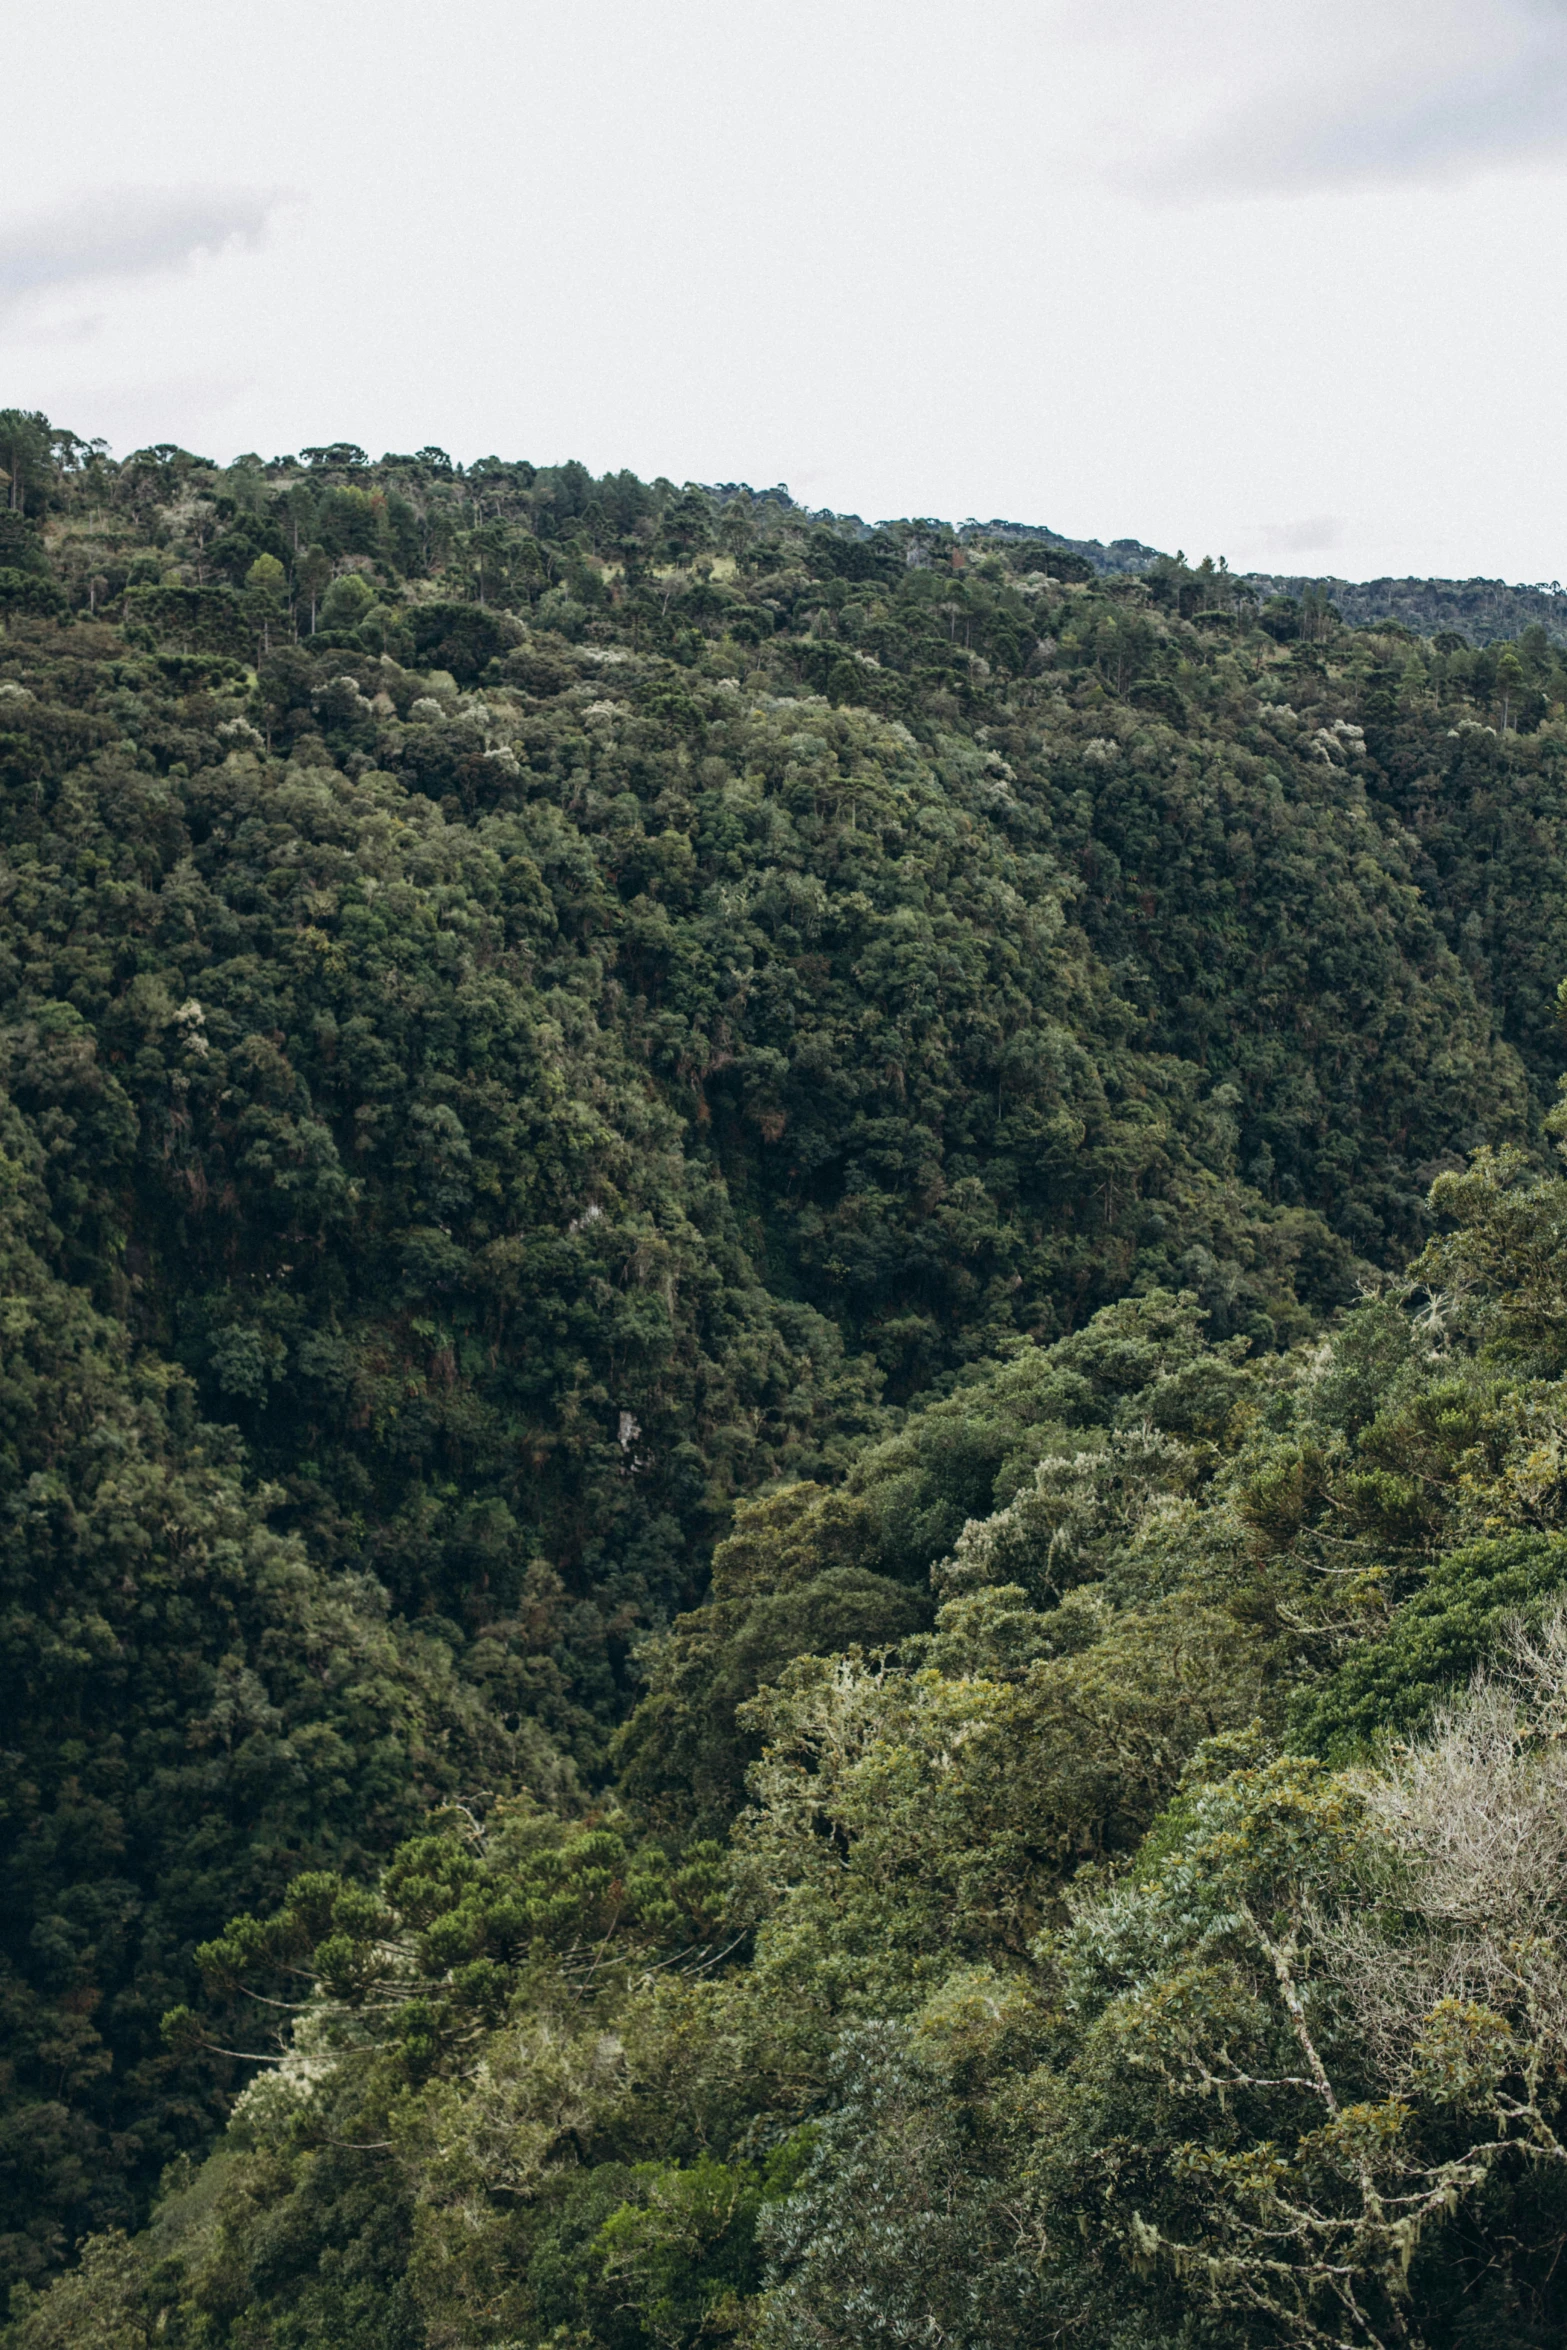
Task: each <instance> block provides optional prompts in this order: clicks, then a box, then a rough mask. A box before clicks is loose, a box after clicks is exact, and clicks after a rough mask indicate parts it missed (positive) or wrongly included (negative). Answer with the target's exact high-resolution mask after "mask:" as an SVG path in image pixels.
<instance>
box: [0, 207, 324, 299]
mask: <svg viewBox="0 0 1567 2350" xmlns="http://www.w3.org/2000/svg"><path fill="white" fill-rule="evenodd" d="M282 201H283V198H282V197H281V196H280V195H279V194H278V193H277V192H276V191H270V190H263V189H259V188H199V187H185V188H105V189H101V190H99V191H97V192H96V193H94V194H92V195H82V196H78V197H76V198H74V199H72V200H71V201H70V202H68V203H65V204H60V205H57V206H55V207H54V209H53V210H51V211H48V212H42V213H35V214H33V215H32V216H31V217H27V218H22V219H13V220H11V221H9V222H0V305H5V306H10V305H13V304H15V303H18V302H21V301H25V300H27V299H28V298H29V297H30V296H38V295H44V294H49V293H53V292H55V291H57V290H59V289H61V288H64V287H67V286H76V285H80V284H83V283H87V282H102V281H106V280H114V279H124V278H139V277H147V276H150V275H153V274H155V273H157V272H159V271H162V270H167V269H177V268H179V267H180V266H182V265H183V264H184V263H186V262H188V261H191V260H193V259H194V258H195V257H196V255H198V254H210V253H220V252H223V251H225V250H229V249H233V248H236V247H245V246H253V245H255V244H256V243H257V242H258V241H259V239H260V237H261V235H262V232H263V231H264V230H265V228H266V226H267V223H268V221H269V220H270V219H271V217H272V215H273V214H274V213H275V212H276V210H277V208H278V206H279V204H280V203H281V202H282Z"/></svg>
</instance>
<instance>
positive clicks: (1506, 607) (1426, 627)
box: [959, 520, 1567, 645]
mask: <svg viewBox="0 0 1567 2350" xmlns="http://www.w3.org/2000/svg"><path fill="white" fill-rule="evenodd" d="M959 535H960V536H969V535H972V536H974V537H983V538H1012V539H1035V540H1038V541H1039V543H1040V544H1041V545H1043V546H1047V547H1059V548H1061V549H1062V550H1063V551H1064V552H1067V553H1070V554H1073V555H1080V556H1082V557H1083V559H1084V561H1085V562H1088V563H1091V564H1092V565H1093V568H1094V570H1095V571H1096V572H1097V573H1098V574H1099V576H1100V577H1101V578H1108V577H1113V576H1115V575H1117V574H1121V575H1125V574H1127V573H1131V574H1134V575H1136V574H1140V573H1142V572H1146V571H1151V570H1152V569H1153V567H1154V565H1155V564H1157V563H1162V562H1168V561H1169V560H1170V558H1169V557H1168V556H1167V555H1165V554H1164V553H1163V552H1162V551H1161V550H1160V549H1159V548H1157V547H1149V546H1145V545H1144V544H1143V542H1142V540H1141V539H1112V540H1111V541H1110V542H1109V544H1108V545H1106V544H1105V542H1104V541H1103V540H1101V539H1073V538H1066V537H1064V536H1063V535H1062V533H1061V532H1059V531H1054V530H1047V529H1044V528H1042V527H1040V526H1039V525H1036V524H1033V523H1027V522H1002V521H999V520H998V521H993V522H984V523H979V522H969V523H965V524H964V526H963V530H962V532H961V533H960V534H959ZM1236 577H1237V579H1240V580H1244V581H1245V583H1246V584H1247V585H1248V586H1250V587H1252V588H1254V589H1255V590H1256V592H1257V594H1258V595H1259V596H1260V597H1262V598H1263V599H1264V600H1265V599H1266V598H1268V597H1270V596H1294V597H1296V598H1297V599H1299V598H1301V597H1303V596H1305V595H1307V594H1308V593H1314V594H1317V595H1326V596H1327V598H1328V600H1329V602H1330V603H1332V604H1334V605H1336V606H1337V608H1338V611H1339V614H1340V617H1341V618H1342V619H1344V620H1346V621H1348V622H1349V623H1350V625H1351V626H1352V627H1355V628H1365V627H1368V626H1370V625H1371V623H1372V622H1374V621H1378V620H1396V621H1398V622H1399V623H1400V624H1401V626H1403V627H1405V628H1410V629H1413V630H1414V631H1415V633H1416V635H1418V636H1438V635H1440V634H1442V633H1443V631H1444V630H1456V631H1457V632H1458V633H1459V634H1461V635H1463V636H1465V637H1467V639H1468V640H1469V642H1470V643H1471V644H1473V645H1485V644H1494V643H1496V642H1497V641H1499V640H1500V639H1501V638H1503V637H1514V636H1519V635H1521V634H1522V632H1523V630H1524V629H1526V628H1530V627H1533V626H1534V625H1535V624H1536V623H1538V624H1539V626H1541V627H1542V628H1544V630H1545V632H1546V634H1547V635H1548V636H1549V637H1550V639H1551V641H1552V642H1553V643H1554V644H1567V589H1564V588H1563V586H1562V584H1561V582H1560V580H1555V579H1553V580H1547V581H1539V582H1536V583H1535V584H1534V585H1533V586H1526V585H1512V584H1510V583H1509V582H1508V581H1506V580H1502V579H1414V578H1409V579H1392V578H1384V579H1365V580H1353V579H1338V578H1335V577H1333V576H1332V575H1330V574H1326V573H1320V574H1312V573H1305V572H1300V573H1284V572H1274V571H1246V572H1238V573H1237V574H1236Z"/></svg>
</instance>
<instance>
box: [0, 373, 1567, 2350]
mask: <svg viewBox="0 0 1567 2350" xmlns="http://www.w3.org/2000/svg"><path fill="white" fill-rule="evenodd" d="M0 472H3V474H4V481H3V483H0V488H3V490H4V503H3V510H0V825H3V838H0V997H3V1001H0V1253H3V1255H4V1259H5V1280H4V1286H3V1299H0V1511H3V1512H4V1518H5V1540H4V1546H3V1552H0V1586H3V1596H0V1641H3V1652H0V1673H3V1693H4V1696H3V1707H0V1724H3V1727H0V1747H3V1768H4V1780H3V1802H0V1876H3V1898H0V2003H3V2014H4V2027H5V2048H4V2052H3V2062H0V2255H3V2260H4V2267H5V2277H6V2281H7V2283H8V2284H13V2285H14V2288H15V2289H14V2293H13V2300H12V2310H13V2329H14V2330H13V2334H12V2336H11V2337H9V2338H10V2339H11V2340H12V2341H13V2342H14V2343H15V2344H16V2345H17V2350H46V2346H49V2345H54V2344H65V2343H74V2342H77V2341H81V2340H83V2339H89V2338H91V2339H99V2340H102V2341H104V2342H105V2343H107V2344H109V2345H111V2346H112V2350H120V2346H121V2345H127V2346H129V2345H142V2344H152V2343H153V2342H158V2343H164V2344H171V2345H179V2344H189V2345H192V2346H195V2345H201V2346H202V2350H361V2346H362V2350H370V2346H371V2345H372V2344H373V2345H375V2346H376V2350H382V2346H385V2345H395V2346H397V2350H446V2346H450V2350H459V2346H461V2350H503V2346H507V2345H522V2344H527V2345H530V2346H531V2345H535V2344H538V2345H542V2344H544V2343H555V2344H560V2345H564V2346H566V2350H697V2345H699V2344H709V2343H711V2342H713V2341H715V2340H718V2339H724V2338H732V2339H733V2340H734V2341H735V2342H736V2343H737V2344H741V2345H751V2344H755V2345H758V2346H759V2350H760V2346H762V2345H771V2346H776V2350H783V2346H785V2345H787V2346H788V2350H795V2346H796V2345H798V2346H799V2350H806V2346H807V2345H809V2346H811V2350H826V2346H828V2345H833V2346H837V2345H841V2346H842V2350H857V2346H859V2345H861V2344H864V2343H866V2342H871V2341H878V2342H887V2343H889V2344H891V2343H910V2344H912V2343H914V2342H916V2341H918V2342H921V2343H925V2344H947V2343H951V2344H953V2345H958V2344H962V2345H972V2346H974V2350H980V2346H990V2345H995V2346H997V2350H1000V2346H1001V2345H1010V2344H1017V2345H1024V2344H1030V2345H1031V2344H1035V2343H1038V2344H1041V2345H1043V2344H1044V2343H1047V2342H1050V2343H1054V2342H1057V2341H1061V2340H1065V2339H1069V2338H1070V2339H1079V2340H1082V2341H1084V2342H1093V2343H1095V2344H1099V2343H1103V2344H1107V2345H1109V2344H1113V2345H1116V2346H1117V2350H1166V2346H1168V2350H1176V2345H1181V2346H1183V2350H1185V2346H1188V2345H1197V2344H1201V2343H1205V2342H1212V2343H1214V2344H1219V2343H1224V2344H1234V2343H1247V2344H1250V2343H1256V2344H1258V2345H1262V2344H1271V2343H1275V2342H1290V2343H1300V2344H1330V2343H1331V2344H1340V2343H1342V2344H1353V2345H1357V2346H1360V2345H1364V2346H1366V2350H1372V2346H1375V2345H1383V2344H1390V2343H1392V2342H1395V2341H1398V2342H1407V2343H1411V2344H1415V2343H1424V2344H1430V2345H1431V2346H1432V2350H1437V2346H1438V2345H1443V2346H1445V2345H1452V2350H1460V2346H1461V2345H1462V2346H1466V2350H1481V2346H1482V2345H1489V2344H1492V2343H1501V2342H1503V2341H1505V2342H1507V2343H1508V2344H1509V2345H1528V2344H1532V2343H1540V2344H1544V2343H1546V2342H1554V2341H1556V2340H1559V2339H1560V2336H1561V2332H1562V2328H1563V2325H1564V2323H1567V2307H1564V2302H1563V2294H1564V2286H1563V2284H1562V2281H1561V2276H1560V2273H1559V2262H1558V2254H1559V2251H1560V2248H1561V2245H1562V2243H1563V2241H1564V2240H1567V1842H1564V1840H1563V1837H1562V1832H1561V1828H1560V1817H1561V1798H1562V1787H1561V1764H1560V1754H1561V1747H1560V1731H1561V1726H1562V1723H1563V1720H1564V1718H1567V1711H1564V1709H1567V1629H1564V1622H1567V1619H1564V1617H1563V1615H1562V1613H1561V1609H1562V1607H1563V1605H1564V1604H1567V1465H1564V1464H1567V1389H1564V1384H1563V1383H1564V1379H1567V1182H1564V1181H1563V1179H1562V1177H1561V1176H1560V1175H1559V1173H1557V1172H1555V1169H1556V1166H1557V1136H1558V1134H1559V1133H1560V1132H1562V1131H1563V1123H1562V1113H1561V1111H1560V1110H1559V1109H1558V1106H1557V1104H1558V1085H1557V1080H1558V1075H1559V1072H1560V1071H1561V1069H1562V1067H1563V1064H1564V1062H1567V1049H1564V1042H1563V1034H1562V1025H1561V1009H1560V1004H1559V1001H1558V990H1559V987H1560V985H1561V982H1562V980H1563V977H1564V975H1567V887H1564V883H1567V854H1564V851H1567V838H1564V828H1567V653H1564V652H1563V650H1562V649H1561V648H1560V645H1559V643H1558V639H1557V635H1556V633H1555V629H1554V617H1555V614H1554V603H1553V601H1552V598H1551V596H1550V594H1549V591H1545V590H1529V591H1524V590H1519V591H1511V590H1509V591H1499V594H1500V599H1501V600H1500V601H1498V599H1497V597H1490V598H1489V600H1488V599H1487V597H1485V596H1479V595H1478V594H1476V595H1470V596H1469V600H1468V602H1467V603H1464V602H1463V601H1462V597H1461V595H1460V593H1459V589H1458V587H1457V586H1455V584H1454V583H1443V582H1428V583H1418V584H1420V586H1421V588H1422V596H1423V599H1424V600H1423V601H1422V600H1421V598H1419V597H1413V596H1406V597H1405V598H1404V599H1403V602H1402V604H1401V605H1400V607H1399V610H1398V612H1397V613H1396V614H1393V613H1390V612H1389V611H1380V612H1366V611H1363V610H1352V609H1350V599H1349V598H1348V597H1347V596H1346V595H1344V594H1343V593H1341V592H1340V589H1339V586H1338V584H1337V583H1321V582H1307V581H1292V582H1258V581H1254V580H1247V579H1243V578H1239V577H1236V576H1235V575H1232V574H1231V573H1230V572H1229V571H1228V570H1227V569H1226V567H1225V566H1224V565H1223V564H1222V563H1221V564H1215V563H1213V562H1210V561H1206V560H1205V561H1204V562H1202V563H1200V564H1197V565H1192V564H1189V563H1188V562H1187V561H1186V560H1185V558H1184V557H1181V556H1177V557H1166V556H1162V555H1158V554H1156V553H1155V552H1154V551H1153V550H1151V549H1147V548H1143V547H1140V546H1137V545H1135V543H1132V542H1118V543H1117V545H1116V546H1115V547H1112V548H1110V549H1108V550H1105V549H1097V548H1096V547H1095V546H1094V545H1093V544H1091V543H1089V542H1082V543H1078V542H1069V541H1066V540H1063V539H1061V538H1060V537H1059V536H1058V535H1057V534H1054V533H1051V532H1047V531H1039V530H1031V529H1026V528H1024V527H1022V526H1020V525H1015V524H1008V523H1001V522H996V523H992V524H986V525H980V524H967V525H964V526H963V527H962V528H961V529H953V528H951V527H949V526H947V525H945V524H942V523H939V522H934V521H930V520H917V519H916V520H907V521H902V522H895V523H887V524H882V525H878V526H875V527H868V526H867V525H865V524H864V523H862V522H860V521H858V520H857V519H855V518H841V517H837V516H833V515H822V514H812V513H809V512H806V511H804V510H802V509H801V508H800V507H799V506H797V505H796V504H795V503H794V501H793V500H792V499H791V498H790V497H789V495H788V493H787V491H785V490H782V489H774V490H764V491H760V492H757V491H753V490H751V489H750V488H747V487H744V486H741V485H724V486H719V487H703V486H701V485H698V484H692V483H687V484H684V485H678V486H677V485H675V484H673V483H670V482H667V481H656V482H652V483H646V482H643V481H641V480H639V479H637V478H636V477H635V476H634V475H632V474H629V473H619V474H607V475H604V476H602V477H595V476H593V475H592V474H590V473H589V472H588V470H587V469H586V468H585V467H583V466H581V465H578V464H565V465H559V466H550V467H542V468H541V467H535V466H533V465H531V464H525V463H521V462H518V463H512V462H506V461H502V460H500V459H498V458H488V459H484V460H482V461H480V462H479V463H477V464H474V465H470V466H467V467H463V466H459V465H456V464H454V463H453V462H452V460H451V459H450V458H449V457H448V456H447V455H446V454H445V453H444V452H443V451H441V450H440V449H438V448H434V447H426V448H423V449H420V450H418V451H416V452H413V453H411V454H408V455H401V456H399V455H388V456H386V457H383V458H382V459H380V460H379V461H378V462H377V461H372V460H371V459H370V458H369V457H368V456H367V454H366V453H365V452H364V451H362V450H360V449H358V448H356V447H354V446H352V445H351V444H348V443H341V442H339V443H330V444H323V445H321V446H319V447H315V448H310V449H306V450H303V451H301V452H300V453H299V454H298V455H297V456H291V457H286V458H277V459H273V460H270V461H263V460H262V459H261V458H259V457H242V458H240V459H238V460H236V462H235V463H234V464H232V465H229V466H225V467H219V466H216V465H213V464H210V463H208V462H206V461H205V460H203V459H201V458H199V457H195V456H192V455H191V454H189V453H188V452H186V451H184V450H181V449H179V448H176V447H173V446H172V445H160V446H157V447H154V448H150V449H145V450H141V451H138V452H137V453H136V454H134V455H133V456H131V457H129V458H126V459H124V460H123V461H114V460H112V459H111V458H110V457H109V456H108V455H107V453H106V452H105V450H104V449H103V447H102V445H101V444H97V443H92V442H86V441H83V440H81V439H79V438H78V437H77V436H75V435H74V434H72V433H69V432H65V431H62V430H60V429H58V428H57V427H55V426H54V425H52V424H51V423H50V422H49V420H47V419H46V418H44V417H42V416H38V415H33V414H30V413H25V412H20V411H12V412H6V413H3V414H0ZM1394 584H1397V583H1394ZM1478 584H1479V586H1482V587H1484V586H1487V584H1488V583H1478ZM1490 584H1494V583H1490ZM1475 586H1476V583H1466V587H1465V592H1466V593H1467V590H1468V589H1470V588H1474V587H1475ZM1449 589H1451V590H1452V593H1451V594H1449V593H1448V591H1449ZM1512 595H1518V596H1529V597H1533V598H1535V599H1536V602H1538V603H1539V604H1540V606H1541V608H1540V609H1539V610H1536V609H1535V606H1534V605H1533V604H1531V605H1530V606H1529V607H1528V609H1527V611H1525V610H1524V608H1523V607H1519V608H1517V609H1514V608H1513V606H1511V605H1509V604H1508V603H1507V601H1506V598H1507V597H1508V596H1512ZM1460 610H1461V614H1462V616H1461V617H1456V618H1455V613H1458V612H1460ZM1356 621H1359V622H1361V623H1362V624H1361V625H1352V623H1353V622H1356ZM1504 629H1505V631H1506V632H1507V633H1502V632H1503V630H1504ZM51 2280H53V2281H51Z"/></svg>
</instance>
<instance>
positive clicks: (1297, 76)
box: [1132, 0, 1567, 198]
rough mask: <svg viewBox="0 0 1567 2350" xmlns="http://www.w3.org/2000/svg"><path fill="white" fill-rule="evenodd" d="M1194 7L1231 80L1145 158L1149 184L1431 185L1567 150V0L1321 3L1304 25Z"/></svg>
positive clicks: (1225, 190) (1296, 190)
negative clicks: (1186, 124)
mask: <svg viewBox="0 0 1567 2350" xmlns="http://www.w3.org/2000/svg"><path fill="white" fill-rule="evenodd" d="M1198 14H1199V21H1200V22H1201V23H1202V24H1203V26H1204V29H1205V33H1206V42H1205V44H1204V45H1205V46H1206V47H1207V49H1208V50H1209V52H1210V53H1217V54H1218V55H1219V56H1221V57H1222V58H1223V59H1224V60H1225V61H1226V63H1227V67H1228V71H1227V73H1226V74H1225V76H1224V80H1225V82H1226V84H1227V87H1226V89H1225V90H1224V92H1223V94H1221V95H1219V96H1218V98H1217V101H1216V103H1213V104H1212V105H1211V106H1209V107H1207V108H1205V109H1204V111H1203V114H1202V115H1201V116H1200V117H1199V119H1197V120H1196V121H1195V122H1193V123H1191V124H1190V125H1189V127H1188V128H1187V129H1186V131H1185V132H1184V133H1181V132H1178V133H1177V134H1176V135H1175V136H1174V137H1173V138H1170V139H1168V140H1166V141H1165V142H1163V143H1162V145H1160V146H1157V147H1156V148H1155V150H1154V151H1153V152H1152V153H1147V152H1145V153H1144V154H1143V155H1141V156H1140V157H1139V158H1138V159H1137V161H1136V163H1135V164H1134V165H1133V166H1132V175H1133V177H1134V178H1135V180H1136V182H1137V184H1138V185H1140V186H1141V187H1142V189H1143V190H1144V191H1145V192H1146V193H1147V194H1150V195H1154V196H1162V197H1205V198H1225V197H1234V196H1237V195H1299V194H1302V193H1307V192H1315V191H1321V190H1329V189H1331V190H1344V189H1353V188H1363V187H1372V186H1377V185H1382V186H1388V185H1396V184H1399V183H1408V182H1415V183H1421V184H1427V185H1430V184H1434V183H1437V182H1441V181H1450V180H1456V179H1461V178H1464V177H1466V176H1469V175H1472V174H1473V173H1475V172H1477V171H1481V170H1494V169H1497V168H1506V167H1509V166H1517V165H1519V164H1522V163H1532V162H1535V161H1538V160H1540V159H1541V158H1556V159H1561V158H1567V8H1564V7H1563V5H1562V0H1479V4H1478V5H1476V4H1475V0H1467V4H1465V0H1372V4H1370V5H1365V6H1348V5H1346V0H1317V5H1316V7H1315V8H1314V10H1313V11H1311V12H1310V13H1309V14H1304V15H1303V16H1302V17H1297V18H1296V19H1295V20H1294V22H1293V23H1291V22H1290V20H1289V19H1287V18H1285V17H1283V16H1282V14H1281V15H1280V16H1278V17H1270V16H1269V15H1267V14H1266V13H1263V12H1258V11H1256V10H1255V9H1250V8H1249V9H1247V10H1246V11H1245V13H1244V15H1241V14H1239V13H1238V12H1235V11H1232V10H1231V9H1230V8H1229V7H1228V6H1227V5H1224V4H1220V5H1217V6H1216V5H1212V4H1210V5H1209V6H1208V7H1206V8H1205V9H1202V8H1200V9H1199V12H1198ZM1303 36H1304V37H1303Z"/></svg>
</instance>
